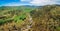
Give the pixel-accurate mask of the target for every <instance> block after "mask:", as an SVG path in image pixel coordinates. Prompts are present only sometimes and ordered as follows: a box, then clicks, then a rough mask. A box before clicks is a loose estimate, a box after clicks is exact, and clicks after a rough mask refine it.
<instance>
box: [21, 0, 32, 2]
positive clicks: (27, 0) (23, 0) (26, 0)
mask: <svg viewBox="0 0 60 31" xmlns="http://www.w3.org/2000/svg"><path fill="white" fill-rule="evenodd" d="M20 1H21V2H30V1H31V0H20Z"/></svg>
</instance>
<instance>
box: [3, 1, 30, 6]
mask: <svg viewBox="0 0 60 31" xmlns="http://www.w3.org/2000/svg"><path fill="white" fill-rule="evenodd" d="M23 5H31V4H22V3H16V2H12V3H7V4H5V5H4V6H23Z"/></svg>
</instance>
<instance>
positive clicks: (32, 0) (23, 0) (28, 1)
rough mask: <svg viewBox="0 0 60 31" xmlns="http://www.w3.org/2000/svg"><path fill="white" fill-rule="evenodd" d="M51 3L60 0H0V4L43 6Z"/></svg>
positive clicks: (59, 1) (59, 0)
mask: <svg viewBox="0 0 60 31" xmlns="http://www.w3.org/2000/svg"><path fill="white" fill-rule="evenodd" d="M52 4H60V0H0V6H21V5H31V6H32V5H33V6H43V5H52Z"/></svg>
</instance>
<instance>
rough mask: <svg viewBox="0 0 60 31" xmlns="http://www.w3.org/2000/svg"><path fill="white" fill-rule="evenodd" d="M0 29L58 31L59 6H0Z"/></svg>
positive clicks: (59, 19)
mask: <svg viewBox="0 0 60 31" xmlns="http://www.w3.org/2000/svg"><path fill="white" fill-rule="evenodd" d="M0 31H60V6H59V5H46V6H39V7H38V6H36V7H35V6H10V7H9V6H4V7H0Z"/></svg>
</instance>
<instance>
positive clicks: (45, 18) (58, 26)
mask: <svg viewBox="0 0 60 31" xmlns="http://www.w3.org/2000/svg"><path fill="white" fill-rule="evenodd" d="M30 14H31V16H32V19H33V24H32V27H33V28H32V30H34V31H35V30H37V31H42V30H43V31H53V30H54V31H57V30H59V31H60V5H46V6H43V7H41V8H38V9H35V10H33V11H31V12H30Z"/></svg>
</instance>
